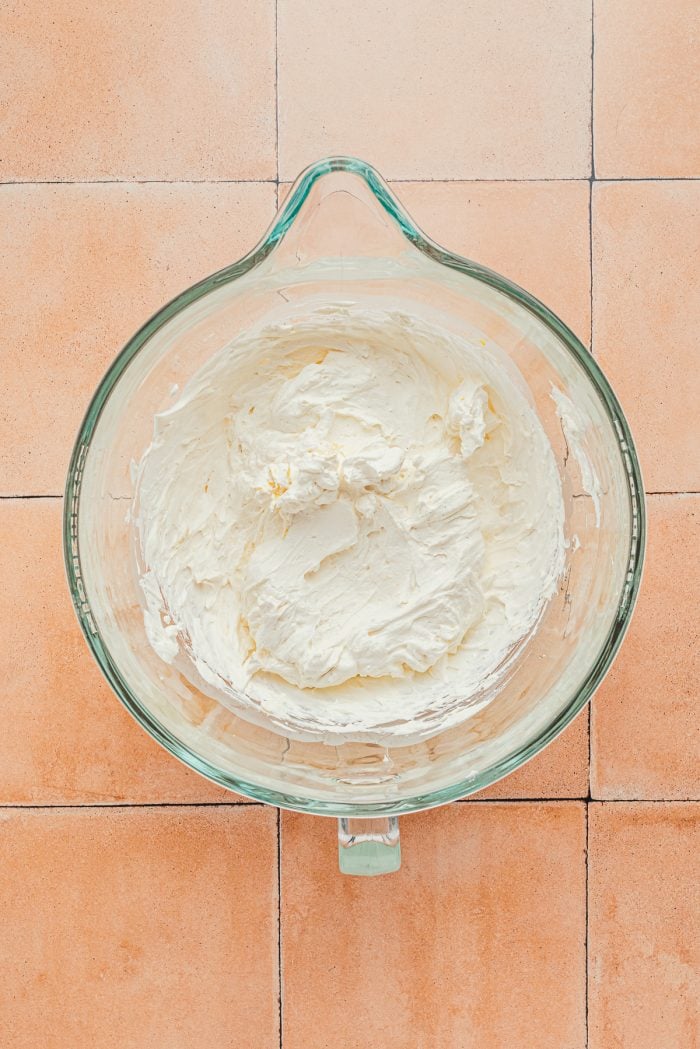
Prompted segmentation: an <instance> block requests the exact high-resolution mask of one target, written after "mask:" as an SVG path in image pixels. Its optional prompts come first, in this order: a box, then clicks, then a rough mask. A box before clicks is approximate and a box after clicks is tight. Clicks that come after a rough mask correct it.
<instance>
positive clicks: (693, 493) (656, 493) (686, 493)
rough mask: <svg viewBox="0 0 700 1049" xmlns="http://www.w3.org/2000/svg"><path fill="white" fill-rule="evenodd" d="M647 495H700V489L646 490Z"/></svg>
mask: <svg viewBox="0 0 700 1049" xmlns="http://www.w3.org/2000/svg"><path fill="white" fill-rule="evenodd" d="M644 494H645V495H700V491H688V492H671V491H663V492H645V493H644Z"/></svg>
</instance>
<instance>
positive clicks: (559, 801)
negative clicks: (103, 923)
mask: <svg viewBox="0 0 700 1049" xmlns="http://www.w3.org/2000/svg"><path fill="white" fill-rule="evenodd" d="M571 802H577V803H579V804H581V805H586V806H588V805H591V804H595V805H700V797H697V798H593V797H583V796H581V795H579V796H577V797H566V798H550V797H541V798H474V797H467V798H457V799H456V800H455V801H454V802H453V803H452V804H455V805H568V804H571ZM270 807H271V806H270V805H268V804H267V803H266V802H263V801H102V802H77V803H76V804H71V803H70V802H65V801H60V802H55V803H51V802H47V803H46V804H43V805H42V804H39V803H36V802H32V803H31V804H27V805H25V804H23V803H22V802H17V803H14V804H13V803H12V802H0V812H26V811H44V812H59V811H60V812H72V811H73V810H74V809H106V810H110V809H214V808H223V809H262V808H266V809H267V808H270ZM272 807H274V806H272ZM289 811H296V810H289ZM418 811H422V810H418ZM425 811H431V810H430V809H427V810H425ZM281 812H282V810H281V809H280V810H279V813H280V814H281ZM302 815H305V816H308V817H309V818H312V817H313V816H315V815H316V814H315V813H311V812H309V813H302ZM399 815H400V816H402V815H403V816H411V815H414V813H411V812H408V813H399ZM323 818H324V819H331V820H333V819H335V818H336V817H335V816H324V817H323ZM278 819H279V816H278ZM280 827H281V823H280ZM280 833H281V832H280ZM278 853H279V855H278V863H280V865H281V839H280V844H279V847H278Z"/></svg>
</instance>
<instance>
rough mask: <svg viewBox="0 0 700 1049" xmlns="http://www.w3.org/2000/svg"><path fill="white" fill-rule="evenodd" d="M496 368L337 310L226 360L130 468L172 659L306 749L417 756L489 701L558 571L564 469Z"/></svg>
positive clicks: (160, 626) (464, 347) (225, 355)
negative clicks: (334, 746)
mask: <svg viewBox="0 0 700 1049" xmlns="http://www.w3.org/2000/svg"><path fill="white" fill-rule="evenodd" d="M497 354H498V351H497V350H496V349H495V348H493V347H485V346H483V345H479V346H473V345H471V344H470V343H469V342H467V341H466V340H465V341H463V340H461V339H458V338H456V337H455V336H454V335H451V334H449V333H448V332H446V331H445V330H444V329H442V328H440V327H437V326H435V325H432V324H427V323H425V322H424V321H419V320H417V319H416V318H414V317H409V316H408V315H406V314H403V313H400V312H390V313H382V312H376V313H371V312H360V311H355V310H350V309H343V308H341V307H337V308H333V309H325V310H319V311H317V312H316V313H315V314H313V315H311V316H307V317H306V319H302V320H296V321H292V320H290V321H288V322H286V323H285V322H282V323H279V324H276V325H270V326H268V327H266V328H263V329H261V330H259V331H257V332H254V333H250V334H248V335H246V336H245V337H242V338H240V339H238V340H237V341H236V342H235V343H234V344H232V345H231V346H230V347H228V348H226V349H224V350H222V351H221V352H220V353H219V354H217V355H216V356H215V357H214V358H212V360H210V361H209V362H208V363H207V364H206V365H205V366H204V367H202V368H201V370H200V371H199V372H198V373H197V374H196V375H195V376H194V378H193V379H192V380H191V381H190V382H189V383H188V385H187V386H186V388H185V390H184V391H183V393H182V394H181V396H180V397H179V399H178V400H177V402H176V403H175V405H174V406H173V407H172V408H170V409H169V410H167V411H164V412H162V413H160V414H159V415H157V416H156V419H155V428H154V437H153V442H152V444H151V446H150V448H149V449H148V450H147V452H146V453H145V455H144V457H143V459H142V461H141V464H140V467H139V471H138V492H137V504H136V507H135V515H134V516H135V520H136V522H137V527H138V534H139V540H140V563H141V565H142V568H143V572H142V577H141V585H142V589H143V592H144V597H145V602H146V612H145V624H146V629H147V632H148V637H149V640H150V642H151V644H152V645H153V647H154V649H155V650H156V651H157V652H158V653H159V655H161V657H162V658H163V659H164V660H166V661H167V662H172V661H173V660H174V659H176V658H177V659H178V660H179V661H181V665H182V668H183V672H184V673H186V674H187V673H190V674H191V675H192V674H193V671H196V674H197V675H199V678H200V679H203V681H204V682H206V683H207V684H208V685H209V686H214V687H215V689H216V694H217V695H219V696H221V697H222V698H224V699H225V701H226V702H228V703H230V705H231V706H232V707H234V709H241V708H245V709H247V711H248V716H252V717H254V718H255V719H257V720H261V719H262V720H264V722H265V723H266V724H268V725H271V726H273V727H276V728H279V729H281V730H283V731H284V732H286V733H288V734H290V735H292V736H297V737H300V738H315V739H325V740H327V741H329V742H341V741H343V740H347V739H355V740H376V741H383V742H391V743H395V744H400V743H409V742H413V741H415V740H418V739H421V738H426V737H428V736H430V735H432V734H434V733H435V732H438V731H440V730H441V729H442V728H445V727H447V726H449V725H452V724H456V723H457V722H458V721H460V720H463V719H464V718H465V717H466V716H468V714H469V712H470V710H473V709H475V708H476V706H477V705H478V703H479V702H480V701H486V700H487V699H488V696H489V694H490V693H489V690H490V689H491V690H492V689H493V687H494V686H496V685H497V683H498V680H499V679H500V677H501V676H502V674H503V672H504V663H507V661H508V658H509V657H511V656H512V655H513V653H514V651H515V649H516V647H517V645H518V642H520V641H521V640H522V639H523V638H525V637H526V636H527V635H528V633H529V632H530V631H531V630H532V628H533V627H534V625H535V624H536V622H537V620H538V618H539V616H540V614H541V612H542V609H543V607H544V604H545V603H546V601H547V600H548V599H549V598H550V597H551V596H552V594H553V593H554V591H555V589H556V586H557V580H558V577H559V574H560V572H561V570H562V567H563V560H564V537H563V518H564V509H563V502H562V495H561V489H560V484H559V478H558V474H557V469H556V465H555V462H554V457H553V453H552V449H551V447H550V444H549V442H548V440H547V437H546V435H545V433H544V431H543V429H542V427H541V425H540V423H539V421H538V419H537V416H536V414H535V412H534V410H533V409H532V407H531V406H530V403H529V400H528V395H527V391H526V388H525V387H524V384H522V380H521V379H520V377H519V375H518V373H517V371H515V369H514V368H513V366H512V365H510V364H509V363H508V362H507V361H506V360H505V359H504V358H502V357H501V356H500V355H497ZM470 699H471V704H470V702H469V700H470Z"/></svg>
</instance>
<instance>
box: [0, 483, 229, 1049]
mask: <svg viewBox="0 0 700 1049" xmlns="http://www.w3.org/2000/svg"><path fill="white" fill-rule="evenodd" d="M0 535H2V537H3V541H2V543H0V577H1V578H2V579H3V580H4V585H3V587H1V588H0V624H2V634H3V644H2V646H0V679H1V680H2V682H3V690H4V702H5V705H6V709H7V710H8V711H9V712H10V713H9V716H8V717H7V718H6V721H5V725H4V729H3V732H2V736H0V804H8V803H9V804H17V803H19V804H24V803H31V804H40V805H47V804H60V803H81V804H91V803H102V802H107V803H109V802H125V801H127V802H144V801H145V802H162V801H169V802H174V801H234V800H241V799H239V798H237V796H236V795H234V794H231V793H230V792H228V791H225V790H223V789H222V788H219V787H216V786H214V784H212V783H210V782H209V781H208V780H205V779H204V778H203V777H201V776H198V775H197V774H196V773H194V772H191V771H190V770H189V769H187V768H186V767H185V766H184V765H183V764H182V763H181V762H179V761H178V760H177V759H176V758H173V757H171V756H170V755H169V754H167V753H166V751H165V750H163V749H162V748H161V747H160V746H158V744H157V743H155V742H154V741H153V740H152V739H151V738H150V737H149V736H148V735H147V733H146V732H145V731H144V730H143V729H142V728H141V727H140V726H139V725H137V723H136V722H135V721H134V720H133V719H132V718H131V717H130V715H129V714H127V712H126V710H124V708H123V707H122V705H121V703H120V702H119V700H118V699H117V697H116V696H115V695H114V693H113V692H112V690H111V689H110V688H109V686H108V685H107V683H106V682H105V680H104V678H103V677H102V675H101V673H100V672H99V670H98V668H97V665H96V663H95V662H94V660H93V659H92V657H91V655H90V653H89V652H88V648H87V645H86V644H85V641H84V639H83V635H82V634H81V632H80V628H79V627H78V622H77V619H76V617H75V615H74V613H73V609H72V607H71V603H70V597H69V594H68V586H67V584H66V580H65V577H64V572H63V561H62V554H61V501H60V500H58V499H31V500H2V501H0ZM0 1044H2V1042H1V1040H0Z"/></svg>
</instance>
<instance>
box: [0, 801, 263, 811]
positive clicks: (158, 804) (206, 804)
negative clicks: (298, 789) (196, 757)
mask: <svg viewBox="0 0 700 1049" xmlns="http://www.w3.org/2000/svg"><path fill="white" fill-rule="evenodd" d="M264 804H265V803H264V802H262V801H95V802H82V801H81V802H76V804H74V805H72V804H71V803H70V802H66V801H59V802H55V803H54V804H51V803H50V802H48V803H47V804H45V805H41V804H37V803H35V802H33V803H32V804H30V805H24V804H22V802H17V803H16V804H12V803H11V802H10V803H2V802H0V812H6V811H8V810H10V811H20V812H22V811H24V810H25V809H45V810H47V811H48V812H51V811H52V810H56V809H63V810H65V809H67V810H72V809H212V808H226V809H230V808H234V809H235V808H243V809H250V808H255V809H260V808H263V807H264Z"/></svg>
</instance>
